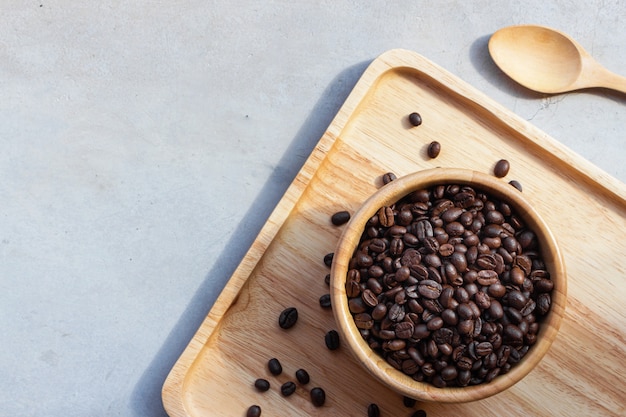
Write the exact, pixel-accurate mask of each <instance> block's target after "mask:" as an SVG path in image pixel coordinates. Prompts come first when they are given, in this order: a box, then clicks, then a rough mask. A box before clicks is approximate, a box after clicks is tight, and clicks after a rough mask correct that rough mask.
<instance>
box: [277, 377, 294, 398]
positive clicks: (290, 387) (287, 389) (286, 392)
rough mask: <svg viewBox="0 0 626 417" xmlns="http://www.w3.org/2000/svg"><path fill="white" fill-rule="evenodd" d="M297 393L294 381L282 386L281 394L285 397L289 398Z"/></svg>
mask: <svg viewBox="0 0 626 417" xmlns="http://www.w3.org/2000/svg"><path fill="white" fill-rule="evenodd" d="M294 392H296V384H295V383H294V382H293V381H287V382H285V383H284V384H283V385H281V386H280V393H281V394H283V396H285V397H289V396H290V395H291V394H293V393H294Z"/></svg>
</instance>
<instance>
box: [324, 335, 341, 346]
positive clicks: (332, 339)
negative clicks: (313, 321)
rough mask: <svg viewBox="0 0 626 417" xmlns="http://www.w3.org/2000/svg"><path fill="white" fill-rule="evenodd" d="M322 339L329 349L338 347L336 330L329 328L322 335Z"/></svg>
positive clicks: (338, 341)
mask: <svg viewBox="0 0 626 417" xmlns="http://www.w3.org/2000/svg"><path fill="white" fill-rule="evenodd" d="M324 341H325V343H326V347H327V348H328V349H330V350H336V349H339V346H340V340H339V333H337V330H329V331H328V332H327V333H326V335H325V336H324Z"/></svg>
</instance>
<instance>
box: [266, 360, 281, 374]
mask: <svg viewBox="0 0 626 417" xmlns="http://www.w3.org/2000/svg"><path fill="white" fill-rule="evenodd" d="M267 369H269V371H270V373H271V374H272V375H280V374H281V373H282V372H283V366H282V365H281V364H280V361H279V360H278V359H276V358H272V359H270V360H269V361H268V362H267Z"/></svg>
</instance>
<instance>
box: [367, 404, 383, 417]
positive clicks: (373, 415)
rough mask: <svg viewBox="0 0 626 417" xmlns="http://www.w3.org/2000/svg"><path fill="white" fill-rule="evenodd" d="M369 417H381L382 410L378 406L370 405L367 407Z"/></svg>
mask: <svg viewBox="0 0 626 417" xmlns="http://www.w3.org/2000/svg"><path fill="white" fill-rule="evenodd" d="M367 417H380V408H378V405H377V404H374V403H372V404H370V405H368V406H367Z"/></svg>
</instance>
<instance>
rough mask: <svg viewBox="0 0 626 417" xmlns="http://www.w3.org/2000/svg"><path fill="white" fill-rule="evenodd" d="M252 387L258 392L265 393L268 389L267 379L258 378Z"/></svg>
mask: <svg viewBox="0 0 626 417" xmlns="http://www.w3.org/2000/svg"><path fill="white" fill-rule="evenodd" d="M254 387H255V388H256V389H257V390H259V391H260V392H265V391H267V390H269V389H270V382H269V381H268V380H267V379H263V378H259V379H257V380H256V381H254Z"/></svg>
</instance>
